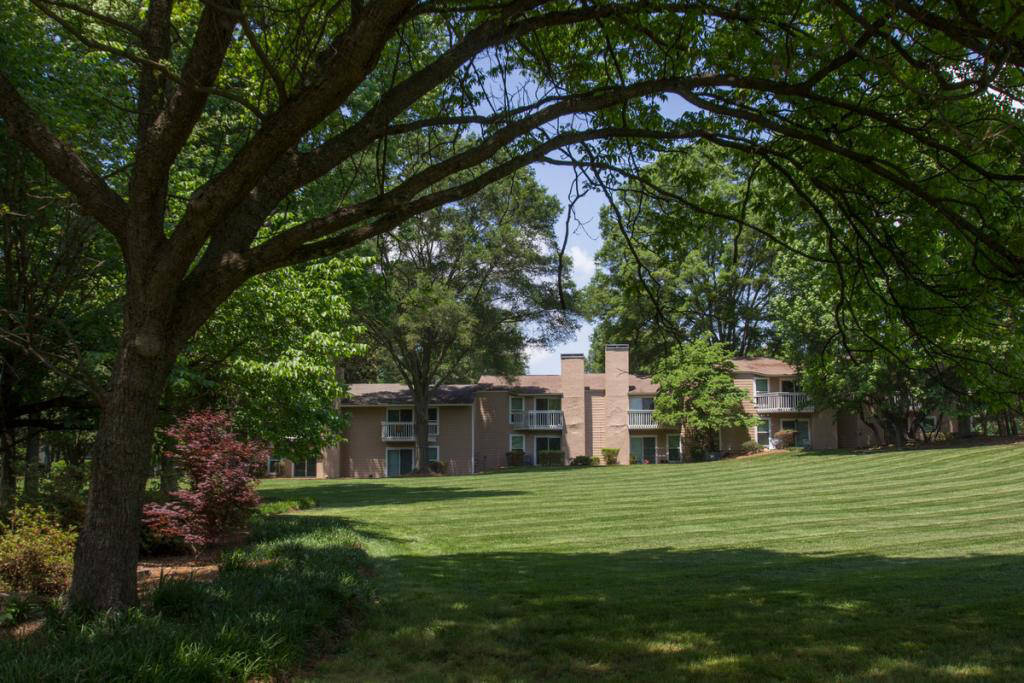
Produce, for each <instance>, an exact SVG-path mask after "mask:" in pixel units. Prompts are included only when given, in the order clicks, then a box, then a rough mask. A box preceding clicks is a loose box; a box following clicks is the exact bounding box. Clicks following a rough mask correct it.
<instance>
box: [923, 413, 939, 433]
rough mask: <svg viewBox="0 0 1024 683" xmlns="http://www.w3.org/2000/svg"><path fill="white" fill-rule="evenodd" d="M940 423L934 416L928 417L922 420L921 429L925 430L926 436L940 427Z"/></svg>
mask: <svg viewBox="0 0 1024 683" xmlns="http://www.w3.org/2000/svg"><path fill="white" fill-rule="evenodd" d="M938 422H939V421H938V420H937V419H936V418H935V416H934V415H926V416H925V417H924V419H922V420H921V429H923V430H924V432H925V433H926V434H931V433H932V432H934V431H935V428H936V427H937V426H938Z"/></svg>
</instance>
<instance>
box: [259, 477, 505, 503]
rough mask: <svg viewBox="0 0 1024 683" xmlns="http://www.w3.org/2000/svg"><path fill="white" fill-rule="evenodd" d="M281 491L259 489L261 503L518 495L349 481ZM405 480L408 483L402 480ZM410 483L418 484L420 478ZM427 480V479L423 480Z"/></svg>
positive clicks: (428, 500) (418, 500)
mask: <svg viewBox="0 0 1024 683" xmlns="http://www.w3.org/2000/svg"><path fill="white" fill-rule="evenodd" d="M287 481H289V485H288V486H286V487H281V488H267V487H262V488H260V496H261V497H262V498H263V500H265V501H268V502H270V501H274V500H289V499H294V498H303V497H306V496H308V497H310V498H315V499H316V501H317V504H318V505H319V506H320V507H340V508H346V507H347V508H355V507H367V506H371V505H404V504H408V503H438V502H446V501H458V500H464V499H466V498H496V497H501V496H521V495H524V493H523V492H522V491H489V490H481V489H471V488H463V487H459V486H425V485H418V486H395V485H394V484H385V483H383V482H381V483H374V484H370V483H365V484H364V483H357V482H354V481H352V480H350V479H349V480H324V481H321V482H318V483H309V484H307V485H301V484H293V483H291V482H294V481H296V480H287ZM406 481H409V480H406ZM414 481H417V482H422V481H425V480H424V479H416V480H414ZM426 481H429V480H426Z"/></svg>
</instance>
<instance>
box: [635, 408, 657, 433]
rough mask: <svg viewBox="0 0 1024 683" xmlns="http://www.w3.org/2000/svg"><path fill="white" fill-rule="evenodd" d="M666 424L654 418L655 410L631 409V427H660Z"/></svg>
mask: <svg viewBox="0 0 1024 683" xmlns="http://www.w3.org/2000/svg"><path fill="white" fill-rule="evenodd" d="M663 426H664V425H660V424H658V421H657V420H655V419H654V411H653V410H631V411H629V428H630V429H658V428H660V427H663Z"/></svg>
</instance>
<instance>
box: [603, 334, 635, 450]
mask: <svg viewBox="0 0 1024 683" xmlns="http://www.w3.org/2000/svg"><path fill="white" fill-rule="evenodd" d="M604 394H605V414H606V416H607V417H606V421H605V430H606V431H605V445H606V447H607V448H618V449H619V462H620V463H628V462H629V344H607V345H605V347H604Z"/></svg>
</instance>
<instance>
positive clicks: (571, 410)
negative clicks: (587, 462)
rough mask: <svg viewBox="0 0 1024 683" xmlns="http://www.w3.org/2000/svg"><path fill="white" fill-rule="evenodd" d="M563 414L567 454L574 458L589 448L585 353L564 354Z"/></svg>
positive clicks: (585, 453)
mask: <svg viewBox="0 0 1024 683" xmlns="http://www.w3.org/2000/svg"><path fill="white" fill-rule="evenodd" d="M562 415H563V417H564V419H565V455H566V457H567V458H569V459H572V458H575V457H576V456H578V455H589V453H587V452H586V450H587V403H586V396H585V389H584V384H583V354H582V353H563V354H562Z"/></svg>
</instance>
